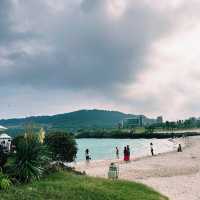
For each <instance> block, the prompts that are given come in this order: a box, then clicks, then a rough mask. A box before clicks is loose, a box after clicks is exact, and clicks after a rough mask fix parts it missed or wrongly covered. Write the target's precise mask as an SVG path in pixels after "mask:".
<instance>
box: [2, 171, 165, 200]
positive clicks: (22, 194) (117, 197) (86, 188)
mask: <svg viewBox="0 0 200 200" xmlns="http://www.w3.org/2000/svg"><path fill="white" fill-rule="evenodd" d="M0 199H1V200H46V199H48V200H56V199H59V200H64V199H69V200H167V198H166V197H164V196H162V195H160V194H159V193H157V192H155V191H154V190H152V189H150V188H148V187H146V186H144V185H142V184H136V183H132V182H127V181H110V180H105V179H100V178H91V177H87V176H79V175H75V174H72V173H68V172H59V173H55V174H52V175H50V176H48V177H47V178H45V179H42V180H41V181H35V182H33V183H31V184H27V185H20V186H12V187H11V188H10V189H9V190H7V191H0Z"/></svg>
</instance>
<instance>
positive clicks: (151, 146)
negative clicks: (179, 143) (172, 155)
mask: <svg viewBox="0 0 200 200" xmlns="http://www.w3.org/2000/svg"><path fill="white" fill-rule="evenodd" d="M150 150H151V155H152V156H154V150H153V143H152V142H151V143H150Z"/></svg>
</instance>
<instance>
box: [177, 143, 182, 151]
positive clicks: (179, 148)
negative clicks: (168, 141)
mask: <svg viewBox="0 0 200 200" xmlns="http://www.w3.org/2000/svg"><path fill="white" fill-rule="evenodd" d="M177 151H178V152H182V147H181V144H179V145H178V149H177Z"/></svg>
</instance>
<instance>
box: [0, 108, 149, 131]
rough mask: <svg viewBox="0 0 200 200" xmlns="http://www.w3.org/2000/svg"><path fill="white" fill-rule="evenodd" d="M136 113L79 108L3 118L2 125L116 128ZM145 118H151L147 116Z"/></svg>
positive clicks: (51, 127) (68, 128) (67, 128)
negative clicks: (72, 110)
mask: <svg viewBox="0 0 200 200" xmlns="http://www.w3.org/2000/svg"><path fill="white" fill-rule="evenodd" d="M133 116H135V115H132V114H125V113H122V112H117V111H105V110H79V111H75V112H70V113H65V114H58V115H53V116H34V117H27V118H19V119H6V120H4V119H2V120H0V125H3V126H5V127H7V128H12V129H15V128H16V129H17V128H20V129H21V128H23V127H24V126H25V125H27V124H35V125H36V126H38V127H40V126H42V127H45V128H47V129H64V130H70V131H73V130H77V129H80V128H114V127H117V125H118V123H119V122H120V121H121V120H122V119H124V118H130V117H133ZM145 120H150V121H151V119H148V118H146V117H145Z"/></svg>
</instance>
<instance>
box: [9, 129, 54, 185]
mask: <svg viewBox="0 0 200 200" xmlns="http://www.w3.org/2000/svg"><path fill="white" fill-rule="evenodd" d="M49 161H50V160H49V155H48V149H47V148H46V146H45V145H42V144H41V143H40V142H39V140H38V137H37V135H35V134H32V133H26V135H25V137H24V138H23V139H22V138H20V140H18V142H17V143H16V155H15V162H14V164H13V165H14V166H13V175H14V177H15V178H17V179H18V180H19V181H20V182H30V181H31V180H34V179H39V178H40V177H41V176H42V175H43V173H44V172H45V166H46V165H47V164H48V162H49Z"/></svg>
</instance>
